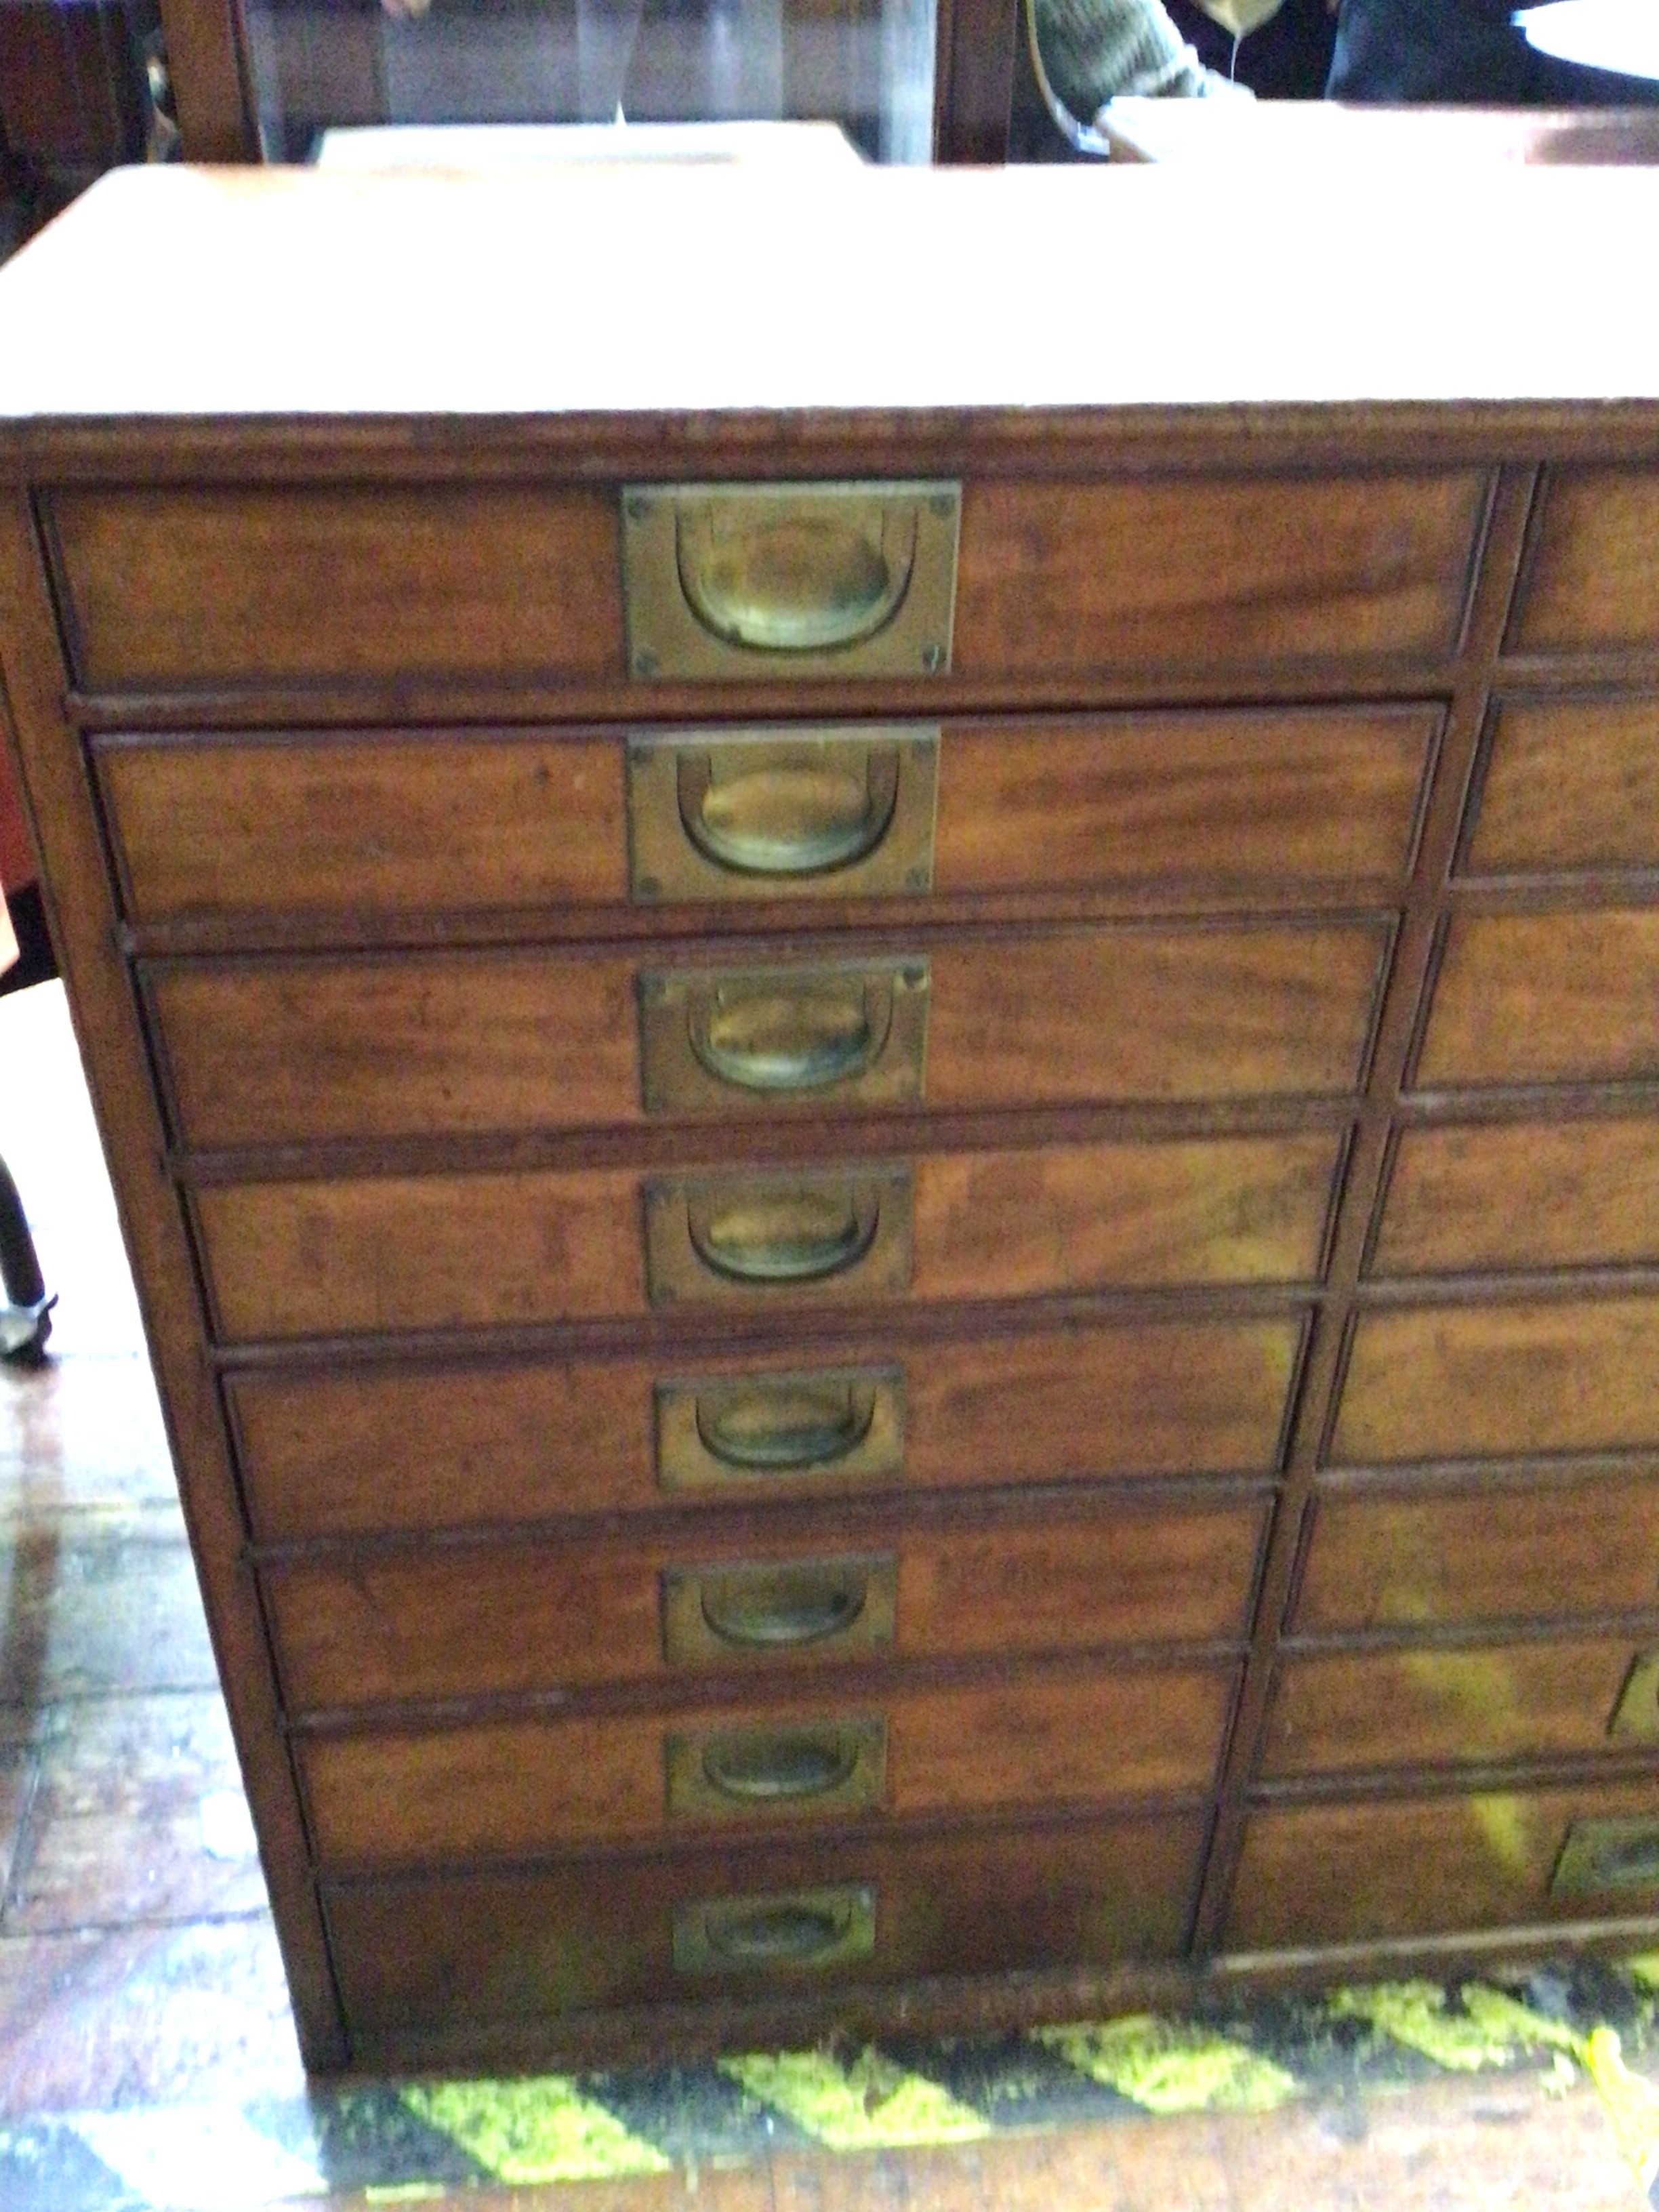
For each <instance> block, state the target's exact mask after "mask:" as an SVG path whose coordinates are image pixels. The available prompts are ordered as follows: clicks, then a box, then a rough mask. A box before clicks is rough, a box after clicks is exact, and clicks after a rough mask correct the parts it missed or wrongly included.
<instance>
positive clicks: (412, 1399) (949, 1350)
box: [227, 1316, 1302, 1542]
mask: <svg viewBox="0 0 1659 2212" xmlns="http://www.w3.org/2000/svg"><path fill="white" fill-rule="evenodd" d="M1301 1334H1302V1323H1301V1321H1300V1319H1299V1317H1296V1316H1288V1317H1285V1318H1277V1317H1276V1318H1274V1319H1272V1320H1267V1321H1253V1322H1142V1323H1139V1324H1136V1325H1134V1326H1129V1327H1125V1326H1119V1327H1115V1328H1078V1329H1068V1330H1065V1331H1049V1332H1038V1333H1034V1334H1028V1335H1021V1336H1017V1337H1008V1336H1004V1337H1000V1338H998V1339H996V1340H993V1341H985V1340H979V1339H969V1340H966V1341H961V1342H955V1343H951V1342H945V1343H940V1344H930V1345H921V1346H914V1347H911V1346H906V1347H899V1346H894V1345H892V1344H890V1343H881V1344H872V1345H868V1346H853V1347H851V1348H850V1350H849V1348H848V1347H846V1346H837V1347H836V1349H835V1350H834V1351H833V1352H827V1353H826V1352H818V1353H816V1354H812V1353H809V1352H807V1351H806V1350H805V1348H804V1347H803V1348H801V1349H799V1350H791V1351H790V1352H787V1353H785V1354H782V1355H780V1356H775V1357H774V1358H772V1359H771V1360H769V1362H766V1363H764V1364H762V1363H759V1362H756V1361H753V1360H747V1361H744V1362H741V1363H739V1362H735V1361H734V1362H733V1363H732V1364H731V1365H729V1366H725V1367H721V1366H719V1365H714V1366H712V1367H705V1368H702V1369H701V1370H699V1369H697V1368H695V1367H680V1368H676V1367H674V1366H672V1365H668V1364H653V1363H651V1362H648V1361H646V1360H641V1359H619V1360H609V1361H606V1360H598V1359H588V1360H579V1359H574V1360H565V1361H558V1362H551V1361H548V1362H541V1363H536V1364H529V1363H518V1362H503V1363H501V1364H498V1365H495V1364H492V1365H483V1364H478V1365H469V1366H464V1367H443V1368H420V1367H412V1366H402V1365H399V1366H395V1367H380V1366H366V1365H360V1366H355V1367H352V1368H350V1369H348V1370H340V1371H338V1372H335V1373H330V1372H328V1371H326V1370H306V1371H302V1372H299V1373H293V1374H283V1373H277V1372H272V1371H269V1370H267V1371H264V1372H259V1371H254V1372H249V1373H245V1374H239V1375H235V1376H232V1377H231V1378H230V1379H229V1381H228V1385H227V1388H228V1394H229V1398H230V1402H231V1407H232V1414H233V1419H234V1425H235V1430H236V1436H237V1445H238V1459H239V1462H240V1467H241V1473H242V1483H243V1488H244V1492H245V1493H246V1496H247V1498H248V1501H249V1505H250V1510H251V1511H252V1516H253V1522H254V1527H255V1530H256V1532H257V1534H258V1535H259V1536H260V1537H261V1538H262V1539H263V1540H264V1541H270V1542H279V1541H283V1540H284V1539H296V1538H302V1537H307V1536H319V1535H329V1534H335V1535H349V1534H369V1533H372V1532H374V1530H377V1529H396V1528H408V1529H422V1528H443V1527H449V1528H459V1527H463V1526H465V1525H467V1524H468V1523H472V1524H475V1525H486V1524H488V1523H489V1522H516V1521H533V1520H536V1519H538V1518H550V1517H552V1516H556V1515H558V1514H562V1513H585V1512H609V1511H614V1510H629V1509H634V1510H640V1509H649V1508H651V1507H653V1506H657V1505H660V1504H662V1503H663V1501H664V1498H665V1495H672V1496H674V1497H676V1498H679V1499H681V1500H683V1501H695V1500H696V1499H699V1498H702V1499H706V1500H707V1501H708V1502H709V1503H712V1504H732V1503H733V1502H734V1501H744V1502H747V1501H750V1500H753V1501H755V1502H757V1503H758V1502H760V1501H761V1500H763V1499H765V1498H790V1497H793V1496H797V1495H799V1494H802V1493H805V1494H806V1495H809V1496H810V1495H812V1494H814V1493H815V1492H823V1491H826V1490H829V1491H842V1492H845V1491H849V1490H853V1489H855V1488H860V1487H874V1488H878V1489H879V1488H881V1487H884V1486H893V1485H896V1484H901V1483H902V1484H903V1485H904V1486H906V1487H914V1488H918V1489H939V1488H944V1487H955V1486H958V1485H961V1486H976V1485H991V1484H997V1483H1008V1482H1033V1483H1036V1482H1060V1481H1087V1480H1096V1479H1100V1478H1112V1479H1122V1480H1133V1479H1135V1478H1137V1477H1146V1476H1155V1475H1161V1474H1261V1475H1267V1474H1273V1473H1274V1472H1276V1471H1277V1468H1278V1466H1279V1457H1280V1451H1281V1440H1282V1437H1283V1435H1284V1431H1285V1421H1286V1418H1287V1408H1288V1404H1289V1396H1290V1389H1291V1378H1292V1376H1293V1375H1294V1372H1295V1369H1296V1362H1297V1350H1298V1346H1299V1345H1300V1341H1301ZM883 1425H884V1433H883ZM687 1431H690V1437H689V1438H688V1437H687V1434H686V1432H687Z"/></svg>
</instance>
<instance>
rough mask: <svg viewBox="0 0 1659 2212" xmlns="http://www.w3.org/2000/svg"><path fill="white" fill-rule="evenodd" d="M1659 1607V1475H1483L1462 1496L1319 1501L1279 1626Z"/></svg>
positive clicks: (1323, 1627)
mask: <svg viewBox="0 0 1659 2212" xmlns="http://www.w3.org/2000/svg"><path fill="white" fill-rule="evenodd" d="M1656 1609H1659V1480H1655V1479H1654V1478H1653V1477H1652V1476H1651V1475H1607V1476H1589V1475H1586V1476H1583V1477H1582V1478H1579V1479H1577V1480H1571V1479H1563V1478H1557V1479H1555V1480H1531V1481H1519V1480H1515V1481H1508V1480H1506V1481H1504V1482H1497V1481H1492V1480H1487V1481H1485V1482H1482V1483H1481V1484H1480V1486H1478V1487H1476V1488H1471V1489H1458V1490H1453V1489H1440V1488H1435V1487H1429V1486H1423V1487H1421V1488H1417V1487H1413V1488H1412V1489H1410V1490H1400V1491H1384V1490H1372V1489H1370V1487H1369V1486H1366V1487H1364V1488H1361V1487H1358V1486H1356V1487H1354V1488H1352V1489H1351V1488H1349V1487H1348V1486H1346V1485H1343V1486H1334V1487H1332V1488H1330V1489H1328V1490H1326V1491H1324V1492H1322V1493H1321V1494H1320V1495H1319V1497H1318V1498H1317V1501H1316V1505H1315V1508H1314V1520H1313V1529H1312V1537H1311V1541H1310V1544H1309V1547H1308V1551H1307V1557H1306V1561H1305V1564H1304V1569H1303V1573H1302V1577H1301V1587H1300V1590H1299V1592H1298V1595H1297V1601H1296V1606H1295V1609H1294V1612H1293V1613H1292V1615H1291V1630H1292V1632H1293V1633H1295V1634H1296V1635H1298V1636H1320V1635H1347V1634H1353V1633H1358V1632H1364V1631H1366V1630H1368V1629H1399V1630H1409V1629H1430V1628H1453V1627H1463V1626H1475V1625H1476V1624H1477V1623H1480V1622H1496V1621H1503V1620H1539V1621H1543V1620H1564V1621H1565V1620H1571V1618H1572V1617H1573V1616H1574V1615H1575V1614H1583V1613H1601V1614H1606V1613H1620V1612H1630V1613H1635V1612H1652V1611H1654V1610H1656Z"/></svg>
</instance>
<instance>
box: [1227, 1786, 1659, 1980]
mask: <svg viewBox="0 0 1659 2212" xmlns="http://www.w3.org/2000/svg"><path fill="white" fill-rule="evenodd" d="M1655 1913H1659V1790H1656V1789H1655V1787H1654V1786H1653V1785H1652V1784H1649V1783H1643V1784H1630V1785H1628V1786H1626V1787H1622V1788H1620V1787H1613V1788H1608V1787H1607V1786H1605V1785H1597V1786H1591V1785H1585V1784H1580V1785H1579V1786H1577V1787H1576V1788H1571V1789H1565V1790H1504V1791H1487V1792H1482V1793H1481V1794H1480V1795H1479V1796H1444V1797H1414V1798H1408V1799H1406V1800H1404V1801H1402V1802H1398V1803H1377V1802H1371V1803H1367V1804H1363V1805H1344V1804H1336V1805H1304V1806H1297V1807H1295V1808H1291V1807H1275V1808H1273V1809H1272V1810H1271V1811H1267V1810H1257V1811H1255V1812H1253V1813H1252V1814H1251V1815H1250V1818H1249V1823H1248V1825H1247V1826H1246V1828H1245V1832H1244V1851H1243V1858H1242V1860H1241V1861H1240V1863H1239V1869H1238V1879H1237V1887H1236V1888H1235V1890H1234V1893H1233V1902H1232V1911H1231V1914H1230V1915H1229V1917H1228V1922H1227V1932H1226V1938H1225V1941H1226V1945H1227V1948H1228V1949H1229V1950H1231V1951H1235V1952H1237V1951H1258V1950H1277V1949H1282V1948H1294V1949H1297V1950H1300V1949H1303V1948H1305V1947H1306V1946H1307V1945H1310V1944H1314V1943H1345V1942H1364V1941H1366V1940H1368V1939H1370V1938H1372V1937H1377V1936H1439V1935H1451V1934H1455V1933H1457V1932H1459V1931H1461V1930H1463V1929H1468V1931H1469V1932H1470V1933H1474V1932H1476V1931H1478V1930H1480V1929H1487V1928H1505V1927H1515V1928H1525V1927H1528V1926H1532V1925H1535V1924H1537V1923H1547V1922H1550V1921H1559V1920H1623V1919H1633V1918H1638V1917H1647V1916H1650V1915H1652V1914H1655Z"/></svg>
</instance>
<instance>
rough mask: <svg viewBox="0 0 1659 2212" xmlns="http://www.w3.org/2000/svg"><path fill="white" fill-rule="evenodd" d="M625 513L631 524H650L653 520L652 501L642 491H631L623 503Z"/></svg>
mask: <svg viewBox="0 0 1659 2212" xmlns="http://www.w3.org/2000/svg"><path fill="white" fill-rule="evenodd" d="M623 513H625V514H626V515H627V517H628V519H629V521H630V522H648V521H649V520H651V501H649V500H648V499H647V497H646V495H645V494H644V493H643V492H642V491H630V492H629V495H628V497H627V498H626V500H624V501H623Z"/></svg>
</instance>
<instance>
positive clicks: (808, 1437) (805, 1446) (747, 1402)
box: [696, 1379, 876, 1474]
mask: <svg viewBox="0 0 1659 2212" xmlns="http://www.w3.org/2000/svg"><path fill="white" fill-rule="evenodd" d="M875 1418H876V1388H875V1385H874V1384H873V1383H849V1382H839V1383H838V1382H818V1383H814V1382H812V1381H811V1380H810V1379H802V1380H798V1381H794V1382H787V1381H786V1382H782V1383H751V1384H750V1385H749V1386H748V1387H746V1388H739V1389H736V1390H728V1391H726V1392H723V1393H721V1394H719V1395H715V1394H713V1393H711V1394H710V1395H708V1397H707V1398H703V1397H699V1399H698V1400H697V1401H696V1423H697V1434H698V1436H699V1437H701V1438H702V1443H703V1447H704V1449H706V1450H707V1451H708V1452H709V1453H710V1454H712V1455H713V1456H714V1458H715V1459H717V1460H720V1462H722V1463H723V1464H724V1465H726V1467H729V1468H734V1469H736V1470H737V1471H738V1473H740V1474H751V1473H766V1474H771V1473H774V1472H778V1473H782V1474H799V1473H802V1472H803V1471H805V1470H809V1469H817V1468H829V1467H834V1466H836V1464H837V1463H838V1462H840V1461H842V1460H844V1459H847V1458H848V1457H849V1456H850V1455H851V1454H853V1453H854V1452H855V1451H856V1450H857V1449H858V1448H859V1446H860V1444H862V1443H865V1442H866V1440H867V1438H868V1437H869V1434H870V1430H871V1426H872V1423H873V1422H874V1420H875Z"/></svg>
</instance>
